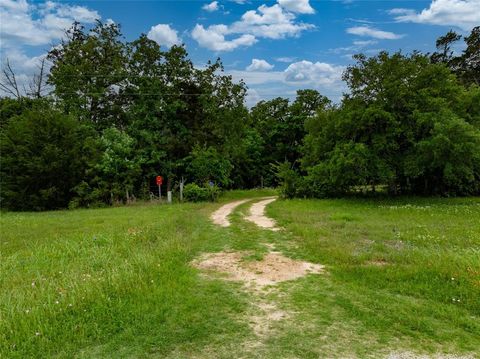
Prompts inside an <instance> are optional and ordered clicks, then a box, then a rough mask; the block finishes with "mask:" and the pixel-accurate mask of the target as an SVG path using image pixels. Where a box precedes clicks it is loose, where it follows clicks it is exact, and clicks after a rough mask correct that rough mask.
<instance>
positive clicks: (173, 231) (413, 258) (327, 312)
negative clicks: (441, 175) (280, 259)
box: [0, 191, 480, 358]
mask: <svg viewBox="0 0 480 359" xmlns="http://www.w3.org/2000/svg"><path fill="white" fill-rule="evenodd" d="M271 194H272V192H271V191H263V192H262V191H250V192H249V191H236V192H231V193H227V195H226V196H225V197H224V198H222V200H221V201H222V202H227V201H230V200H233V199H239V198H250V197H260V196H266V195H271ZM219 206H220V204H219V203H217V204H177V205H172V206H167V205H151V204H144V205H137V206H131V207H119V208H107V209H92V210H75V211H58V212H46V213H2V214H1V218H0V224H1V258H0V260H1V263H0V273H1V276H0V315H1V317H0V357H6V358H42V357H43V358H51V357H57V358H72V357H77V358H112V357H115V358H126V357H129V358H150V357H155V358H164V357H170V358H190V357H204V358H212V357H222V358H231V357H240V356H243V357H245V356H246V357H259V358H260V357H262V358H263V357H266V358H279V357H282V358H283V357H289V358H292V357H302V358H318V357H329V358H333V357H337V358H342V357H347V356H349V357H352V356H353V357H360V358H364V357H365V358H367V357H370V358H378V357H381V356H382V355H384V354H385V355H386V354H389V353H392V352H397V351H400V352H404V351H413V352H421V353H470V354H473V355H475V354H476V353H478V351H479V350H478V348H479V347H480V324H479V323H480V299H479V298H480V220H479V219H480V199H478V198H472V199H411V198H404V199H397V200H379V199H375V200H373V199H372V200H362V199H344V200H292V201H277V202H274V203H273V204H271V205H270V206H269V208H268V213H269V214H270V215H271V216H272V217H274V218H276V220H277V221H278V223H279V225H280V226H282V227H284V228H285V229H286V230H285V231H282V232H275V233H274V232H269V231H264V230H259V229H258V228H256V227H255V226H254V225H252V224H249V223H246V222H245V221H243V220H242V213H246V212H247V210H248V207H249V205H248V204H246V205H243V206H241V207H240V208H239V209H238V211H237V212H236V213H235V214H234V215H233V216H232V222H233V226H232V227H231V228H227V229H225V228H217V227H215V226H213V225H212V224H211V223H210V221H209V215H210V213H211V212H212V211H213V210H214V209H215V208H218V207H219ZM265 243H271V244H274V245H275V248H276V249H277V250H281V251H282V252H284V253H285V254H286V255H288V256H290V257H292V258H299V259H303V260H308V261H311V262H315V263H321V264H324V265H326V268H327V270H326V273H325V274H324V275H312V276H308V277H306V278H303V279H300V280H297V281H294V282H286V283H283V284H281V285H280V286H279V288H278V290H276V291H273V292H271V293H269V294H268V293H267V294H265V295H266V296H267V297H269V298H270V299H271V300H272V301H274V302H276V303H277V306H278V307H279V308H280V309H282V310H285V311H287V312H289V313H291V315H290V317H289V319H288V320H285V321H280V322H278V323H276V324H275V325H274V331H273V332H272V335H271V336H270V337H268V338H264V339H263V342H262V345H261V346H259V347H255V348H254V349H253V350H248V347H249V345H250V344H249V343H252V342H253V341H255V336H254V335H253V333H252V330H251V328H250V327H249V324H248V321H249V318H248V315H249V313H250V312H251V308H252V300H254V298H253V297H252V295H251V294H250V293H248V292H246V291H245V290H244V289H243V288H242V287H241V286H240V285H239V284H235V283H231V282H224V281H222V280H221V279H212V278H209V277H206V276H204V275H202V274H201V273H199V272H198V271H197V270H196V269H194V268H193V267H192V266H191V265H190V264H189V263H190V262H191V261H192V260H193V259H194V258H196V257H197V256H198V255H199V254H200V253H202V252H216V251H221V250H224V249H228V250H250V251H252V253H253V254H252V260H255V259H256V258H261V256H262V255H263V254H264V253H265V252H266V251H267V249H266V247H265V246H264V244H265ZM250 346H251V345H250Z"/></svg>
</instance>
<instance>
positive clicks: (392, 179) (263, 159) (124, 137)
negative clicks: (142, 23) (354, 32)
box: [0, 22, 480, 210]
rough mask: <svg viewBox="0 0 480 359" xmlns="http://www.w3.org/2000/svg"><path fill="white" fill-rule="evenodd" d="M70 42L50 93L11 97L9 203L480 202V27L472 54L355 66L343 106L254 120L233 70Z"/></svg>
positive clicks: (76, 37) (147, 48) (75, 34)
mask: <svg viewBox="0 0 480 359" xmlns="http://www.w3.org/2000/svg"><path fill="white" fill-rule="evenodd" d="M67 35H68V36H67V38H66V39H65V40H64V41H63V42H62V43H61V44H59V45H58V46H56V47H54V48H53V49H52V50H51V51H50V53H49V55H48V58H49V60H50V61H51V63H52V67H51V70H50V73H49V75H48V83H49V85H50V86H51V88H52V93H51V94H50V95H49V96H48V97H47V98H37V97H39V96H36V97H35V98H33V97H32V98H26V97H19V98H17V99H11V98H2V99H0V131H1V135H0V140H1V169H0V170H1V194H0V200H1V205H2V207H3V208H8V209H15V210H43V209H55V208H64V207H67V206H70V207H78V206H91V205H104V204H114V203H118V202H128V201H131V200H133V199H135V198H145V199H146V198H152V197H153V196H155V195H156V193H157V190H156V186H155V177H156V176H157V175H162V176H163V177H164V178H165V179H166V183H165V185H166V187H167V188H166V189H167V190H175V191H176V190H177V189H178V187H179V183H180V182H181V181H182V182H183V183H187V184H190V186H189V187H188V188H186V190H187V192H189V193H188V194H187V196H186V198H187V199H191V200H200V199H205V198H216V196H217V195H218V191H219V188H253V187H259V186H277V185H280V187H281V188H282V190H283V194H284V195H285V196H287V197H294V196H313V197H325V196H340V195H344V194H347V193H350V192H359V191H364V192H365V191H373V192H375V191H378V190H379V189H382V190H383V189H386V190H388V192H389V193H391V194H392V195H394V194H422V195H474V194H479V193H480V88H479V83H480V77H479V68H480V62H479V59H480V28H479V27H477V28H474V29H473V31H472V33H471V34H470V35H469V36H467V37H465V38H464V40H465V49H464V51H463V52H462V53H461V54H460V55H454V53H453V51H452V50H451V47H452V44H453V43H455V42H456V41H459V40H460V39H461V36H460V35H457V34H456V33H454V32H449V33H448V34H447V35H445V36H443V37H441V38H439V39H438V41H437V44H436V45H437V52H435V53H433V54H430V55H428V54H421V53H417V52H415V53H413V54H410V55H405V54H402V53H400V52H399V53H394V54H388V53H386V52H382V53H380V54H378V55H377V56H374V57H366V56H364V55H361V54H360V55H356V57H355V59H356V64H354V65H352V66H350V67H349V68H348V69H347V70H346V72H345V73H344V80H345V81H346V83H347V85H348V87H349V91H348V93H347V94H345V95H344V97H343V99H342V102H341V103H340V104H337V105H333V104H332V103H331V101H330V100H329V99H328V98H326V97H325V96H323V95H321V94H320V93H319V92H317V91H315V90H300V91H298V92H297V96H296V99H295V100H294V101H292V102H291V101H289V100H288V99H285V98H280V97H279V98H275V99H272V100H269V101H261V102H259V103H258V104H257V105H255V106H254V107H253V108H251V109H250V110H249V109H247V108H246V106H245V95H246V91H247V88H246V86H245V84H244V83H243V82H239V83H235V82H234V81H233V80H232V78H231V77H230V76H227V75H225V73H224V72H223V67H222V64H221V62H220V60H217V61H215V62H209V63H208V64H207V65H206V66H205V67H203V68H198V67H195V66H194V65H193V63H192V61H191V60H190V59H189V57H188V54H187V52H186V50H185V48H184V47H183V46H173V47H171V48H170V49H168V50H164V49H162V48H160V47H159V46H158V44H157V43H156V42H154V41H152V40H150V39H148V38H147V37H146V36H145V35H141V36H140V37H139V38H138V39H136V40H134V41H132V42H126V41H125V40H124V39H123V37H122V34H121V31H120V28H119V26H118V25H116V24H110V23H109V24H103V23H101V22H98V23H97V24H96V26H95V27H93V28H92V29H90V30H86V29H84V28H82V27H81V26H80V25H79V24H74V25H73V27H72V28H71V29H70V30H69V31H68V33H67ZM194 184H195V186H194ZM212 189H213V190H212ZM212 191H213V192H214V193H213V194H212ZM190 197H191V198H190Z"/></svg>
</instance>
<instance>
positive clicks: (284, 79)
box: [228, 60, 345, 87]
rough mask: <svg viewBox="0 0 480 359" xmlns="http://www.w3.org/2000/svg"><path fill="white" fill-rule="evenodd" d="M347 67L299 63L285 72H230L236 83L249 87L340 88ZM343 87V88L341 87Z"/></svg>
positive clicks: (321, 63) (318, 63)
mask: <svg viewBox="0 0 480 359" xmlns="http://www.w3.org/2000/svg"><path fill="white" fill-rule="evenodd" d="M344 70H345V67H343V66H338V65H331V64H328V63H324V62H315V63H313V62H311V61H306V60H303V61H298V62H294V63H293V64H290V65H289V66H288V67H287V68H286V69H285V70H284V71H255V72H254V71H248V70H247V71H239V70H232V71H228V73H229V74H230V75H232V76H233V78H234V79H235V80H236V81H239V80H242V79H243V80H244V81H245V83H246V84H247V85H263V84H268V83H273V82H281V83H284V84H290V85H295V86H297V85H298V84H305V85H313V86H314V87H315V86H327V85H328V86H333V87H335V86H340V85H341V81H342V73H343V71H344ZM340 87H341V86H340Z"/></svg>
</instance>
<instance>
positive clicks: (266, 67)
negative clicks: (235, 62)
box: [246, 59, 275, 71]
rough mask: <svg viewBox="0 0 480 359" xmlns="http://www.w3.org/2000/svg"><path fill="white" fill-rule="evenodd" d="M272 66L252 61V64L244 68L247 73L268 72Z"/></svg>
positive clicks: (265, 62)
mask: <svg viewBox="0 0 480 359" xmlns="http://www.w3.org/2000/svg"><path fill="white" fill-rule="evenodd" d="M274 67H275V66H274V65H271V64H269V63H268V62H267V61H265V60H260V59H253V60H252V63H251V64H250V65H249V66H248V67H247V68H246V70H247V71H270V70H272V69H273V68H274Z"/></svg>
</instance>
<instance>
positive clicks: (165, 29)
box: [147, 24, 181, 47]
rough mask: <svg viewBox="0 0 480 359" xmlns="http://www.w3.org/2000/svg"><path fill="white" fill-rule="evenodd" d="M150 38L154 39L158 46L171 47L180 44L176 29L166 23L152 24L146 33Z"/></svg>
mask: <svg viewBox="0 0 480 359" xmlns="http://www.w3.org/2000/svg"><path fill="white" fill-rule="evenodd" d="M147 37H148V38H149V39H150V40H153V41H155V42H156V43H157V44H159V45H160V46H166V47H172V46H173V45H178V44H180V42H181V40H180V38H179V37H178V33H177V31H176V30H174V29H172V28H171V27H170V25H168V24H158V25H155V26H152V28H151V29H150V31H149V32H148V34H147Z"/></svg>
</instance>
